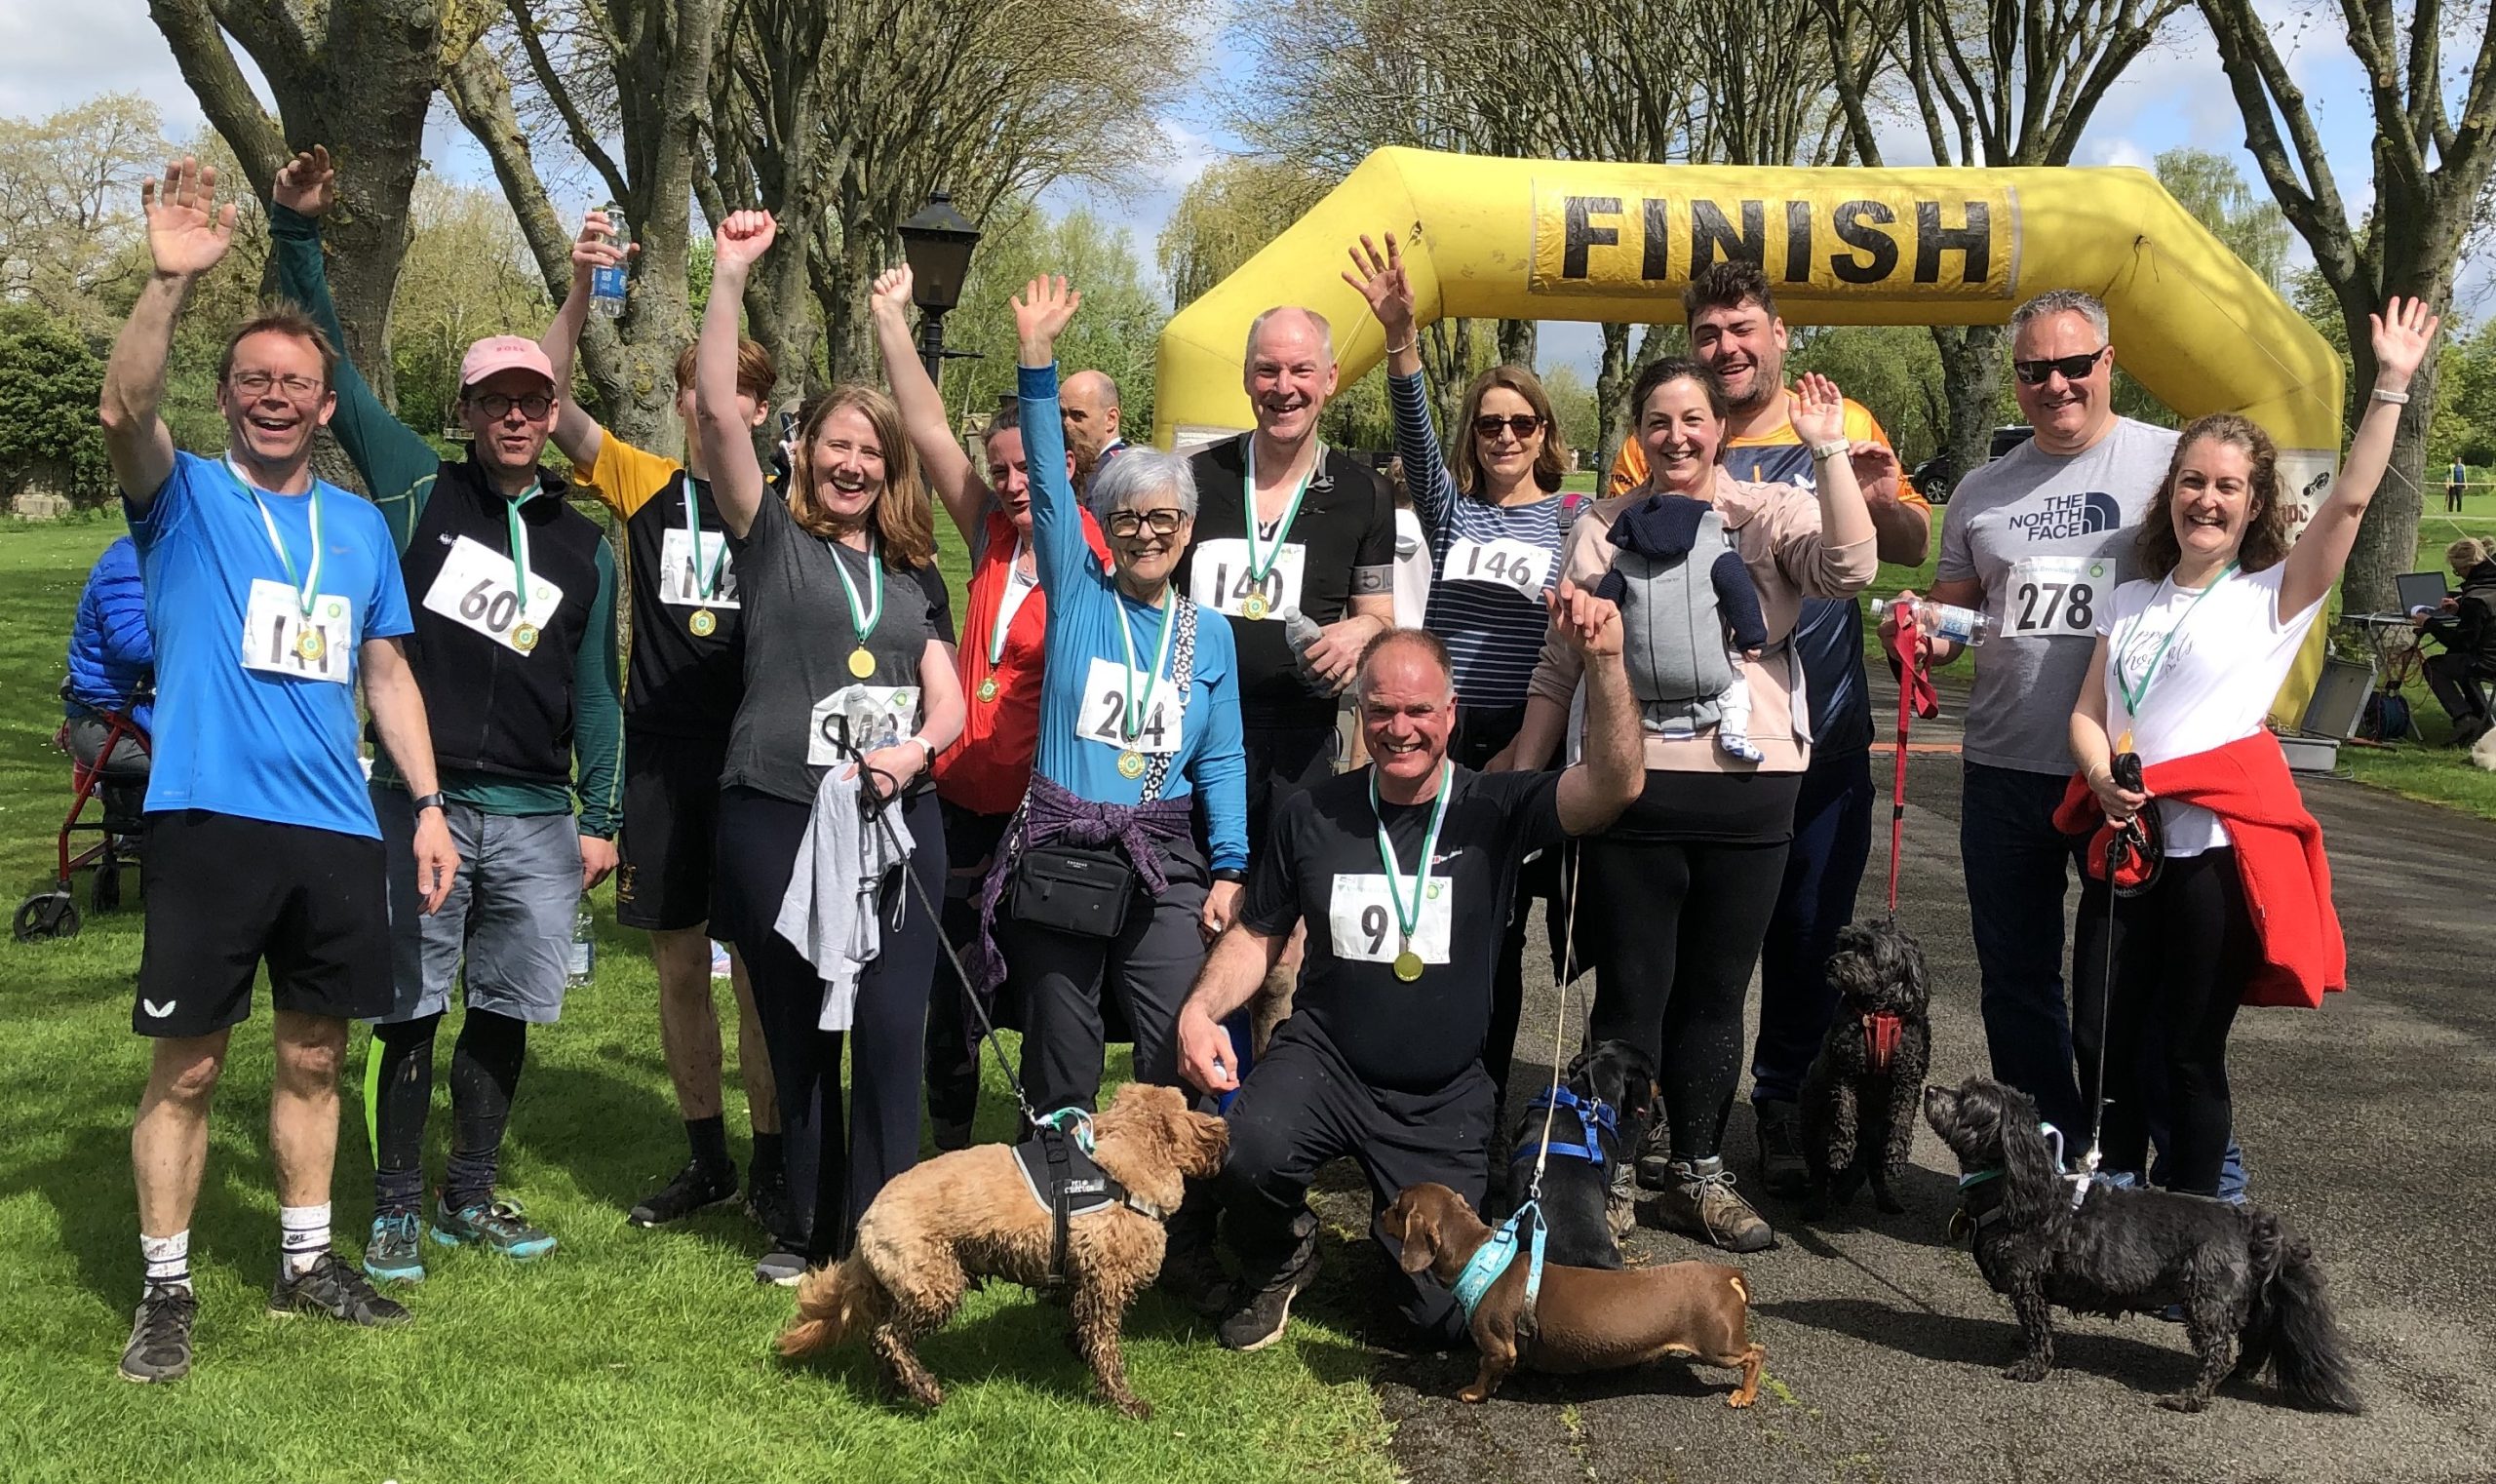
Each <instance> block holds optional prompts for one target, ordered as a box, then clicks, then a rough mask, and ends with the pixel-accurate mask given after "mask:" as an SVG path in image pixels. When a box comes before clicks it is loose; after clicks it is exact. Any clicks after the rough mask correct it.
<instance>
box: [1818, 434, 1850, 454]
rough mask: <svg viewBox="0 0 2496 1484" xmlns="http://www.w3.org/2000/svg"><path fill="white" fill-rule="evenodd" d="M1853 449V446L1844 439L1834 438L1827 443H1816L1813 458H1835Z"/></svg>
mask: <svg viewBox="0 0 2496 1484" xmlns="http://www.w3.org/2000/svg"><path fill="white" fill-rule="evenodd" d="M1852 447H1853V445H1852V444H1850V443H1848V442H1847V441H1846V440H1845V439H1843V438H1833V439H1831V440H1829V441H1828V442H1827V443H1815V444H1813V445H1812V457H1813V458H1815V459H1820V458H1835V457H1837V456H1838V455H1839V454H1841V453H1844V452H1846V451H1847V450H1848V449H1852Z"/></svg>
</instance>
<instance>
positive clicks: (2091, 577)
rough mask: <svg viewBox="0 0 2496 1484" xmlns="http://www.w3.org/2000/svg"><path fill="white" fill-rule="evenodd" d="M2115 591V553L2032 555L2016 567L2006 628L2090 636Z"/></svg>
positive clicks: (2025, 633)
mask: <svg viewBox="0 0 2496 1484" xmlns="http://www.w3.org/2000/svg"><path fill="white" fill-rule="evenodd" d="M2114 596H2115V559H2114V558H2112V557H2030V558H2029V559H2028V560H2027V561H2025V562H2021V563H2019V564H2018V565H2016V566H2012V567H2011V569H2010V582H2009V584H2008V586H2007V587H2006V588H2004V590H2003V599H2002V629H2003V632H2004V633H2005V634H2008V635H2009V636H2010V637H2011V638H2013V639H2086V638H2089V637H2092V636H2094V635H2095V634H2096V632H2097V620H2098V618H2099V616H2100V615H2101V614H2102V613H2103V612H2104V611H2105V606H2106V605H2107V604H2108V603H2110V602H2112V601H2113V600H2114Z"/></svg>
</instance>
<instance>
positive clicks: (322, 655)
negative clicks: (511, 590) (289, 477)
mask: <svg viewBox="0 0 2496 1484" xmlns="http://www.w3.org/2000/svg"><path fill="white" fill-rule="evenodd" d="M256 493H257V495H258V497H257V498H256V499H254V491H253V490H251V489H249V488H246V487H245V486H244V485H243V484H242V483H241V482H240V481H239V480H238V479H237V478H236V477H235V475H234V473H233V472H232V469H231V467H230V466H229V465H227V464H225V463H224V462H222V461H220V460H215V459H206V458H201V457H198V456H197V455H195V454H190V453H176V455H175V456H174V472H173V474H172V476H171V477H170V478H168V479H167V480H166V481H165V485H164V488H161V489H159V490H157V491H156V497H155V499H154V500H152V501H150V502H149V504H148V507H147V509H146V510H144V511H139V510H137V509H131V510H130V511H129V515H130V533H131V537H132V539H133V540H134V541H135V542H137V546H138V559H139V574H140V579H141V580H142V581H143V582H144V583H145V585H146V589H147V628H148V631H149V633H150V634H151V635H152V636H153V637H154V639H155V642H156V729H155V732H154V735H153V737H152V739H151V740H152V744H153V745H152V747H151V748H150V751H151V752H152V754H153V758H152V767H151V772H150V776H149V779H148V784H147V809H148V812H150V813H157V812H163V811H171V810H175V809H208V810H212V811H214V812H215V813H218V814H233V815H237V816H240V817H242V818H245V819H265V820H270V821H273V822H275V823H279V824H293V825H308V826H311V827H312V828H314V829H319V830H334V831H337V832H338V833H340V834H342V835H361V836H365V837H367V838H369V839H376V840H377V839H379V838H380V834H381V832H380V830H379V829H378V827H377V826H376V825H375V824H374V822H373V817H372V804H371V801H370V798H369V797H368V796H367V794H366V792H365V781H364V769H363V767H362V765H361V764H360V763H359V762H357V754H356V734H357V724H358V723H357V717H356V693H355V679H356V659H357V651H358V649H359V647H360V646H361V645H362V644H363V643H364V642H365V641H366V640H368V639H391V638H395V637H397V636H399V635H402V634H406V633H408V632H409V631H410V629H412V628H413V625H412V624H411V623H410V622H409V614H408V593H407V588H406V586H405V585H404V584H403V583H402V582H401V581H400V578H399V553H398V548H397V547H396V546H395V545H394V544H393V543H392V542H391V539H390V528H389V527H388V526H387V525H386V524H384V523H383V521H382V518H381V512H379V511H378V510H375V509H374V508H373V507H372V505H371V503H370V502H369V501H367V500H364V499H361V498H359V497H357V496H356V495H354V494H351V493H349V492H348V491H346V490H344V489H340V488H338V487H336V486H335V485H331V484H321V485H319V486H318V487H317V489H316V493H315V494H292V495H290V494H273V493H270V492H268V491H266V490H260V491H256ZM316 496H317V498H318V499H319V501H320V511H321V554H320V555H321V566H320V572H319V582H318V588H317V591H316V595H315V602H314V610H313V615H312V618H313V621H314V623H315V624H316V625H317V631H318V632H319V633H320V635H321V636H322V637H321V639H320V640H319V641H318V642H317V643H315V644H305V643H304V642H303V640H302V634H303V632H304V629H303V624H302V622H301V616H300V613H299V609H298V607H297V606H296V603H295V593H296V592H297V591H298V583H299V581H300V579H302V578H303V577H304V576H305V575H306V573H307V567H308V566H309V564H310V562H311V557H312V521H311V518H312V505H313V501H314V499H315V498H316ZM264 509H265V510H266V512H267V515H266V517H265V518H263V516H262V514H261V512H262V510H264ZM271 527H274V531H275V535H276V538H277V540H278V541H279V542H281V543H283V545H284V547H285V552H286V555H285V557H284V558H283V559H282V558H281V557H280V555H279V553H278V549H277V548H276V547H275V546H272V545H271V544H270V536H271ZM289 562H292V565H293V568H294V580H290V579H289V577H288V575H287V566H288V563H289ZM254 582H260V583H265V584H267V586H265V587H263V588H261V589H260V599H261V604H260V606H259V607H257V608H254V604H253V598H254ZM247 623H248V625H249V632H247ZM262 630H266V632H262ZM307 649H308V650H309V651H310V652H309V653H307V652H306V650H307Z"/></svg>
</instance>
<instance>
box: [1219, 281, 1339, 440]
mask: <svg viewBox="0 0 2496 1484" xmlns="http://www.w3.org/2000/svg"><path fill="white" fill-rule="evenodd" d="M1241 370H1242V373H1243V374H1242V379H1243V381H1244V382H1245V383H1246V386H1247V391H1248V405H1249V407H1250V408H1251V409H1253V410H1255V412H1256V415H1257V427H1258V430H1259V431H1261V432H1263V433H1264V434H1265V435H1266V436H1267V437H1268V438H1270V439H1272V440H1273V441H1274V442H1276V443H1278V444H1283V445H1285V446H1291V445H1297V444H1301V443H1304V442H1305V441H1306V440H1307V439H1309V438H1311V437H1313V436H1314V435H1315V434H1316V432H1317V419H1318V416H1319V414H1320V413H1322V412H1324V411H1325V410H1326V400H1327V399H1328V398H1330V397H1332V396H1334V395H1335V376H1336V368H1335V332H1334V330H1333V329H1332V328H1331V327H1330V326H1328V325H1327V323H1326V317H1325V316H1324V315H1321V314H1319V313H1317V311H1315V310H1313V309H1304V308H1302V307H1300V306H1299V305H1297V304H1283V305H1278V306H1276V307H1275V308H1272V309H1268V310H1267V311H1266V312H1265V313H1264V314H1261V315H1259V316H1257V319H1256V322H1255V323H1254V324H1251V325H1250V326H1249V327H1248V361H1247V365H1246V366H1245V367H1243V368H1242V369H1241Z"/></svg>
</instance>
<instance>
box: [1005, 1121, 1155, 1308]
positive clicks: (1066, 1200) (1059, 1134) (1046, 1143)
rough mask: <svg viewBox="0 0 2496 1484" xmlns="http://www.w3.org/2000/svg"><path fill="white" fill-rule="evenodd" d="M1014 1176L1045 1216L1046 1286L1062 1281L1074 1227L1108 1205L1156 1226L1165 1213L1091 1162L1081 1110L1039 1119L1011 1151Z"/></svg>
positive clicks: (1088, 1134)
mask: <svg viewBox="0 0 2496 1484" xmlns="http://www.w3.org/2000/svg"><path fill="white" fill-rule="evenodd" d="M1014 1172H1015V1173H1016V1174H1018V1175H1021V1176H1022V1177H1023V1189H1024V1190H1026V1191H1030V1192H1031V1196H1032V1199H1033V1200H1034V1201H1035V1202H1037V1203H1038V1204H1039V1207H1040V1209H1041V1210H1043V1211H1046V1212H1048V1213H1049V1220H1050V1224H1051V1230H1050V1233H1049V1270H1048V1279H1047V1283H1046V1285H1045V1286H1046V1287H1048V1288H1052V1289H1054V1288H1058V1287H1061V1286H1063V1285H1064V1284H1065V1282H1066V1280H1067V1269H1066V1248H1067V1239H1068V1237H1069V1236H1070V1234H1071V1232H1072V1229H1073V1224H1074V1222H1075V1221H1076V1220H1077V1219H1079V1218H1082V1217H1086V1216H1092V1215H1096V1214H1098V1213H1100V1212H1103V1211H1107V1210H1109V1209H1111V1208H1112V1207H1113V1206H1124V1207H1126V1208H1127V1209H1128V1210H1130V1211H1133V1212H1135V1213H1137V1214H1138V1215H1141V1216H1146V1217H1150V1219H1151V1220H1153V1221H1156V1222H1157V1221H1160V1220H1161V1219H1162V1218H1164V1217H1165V1216H1167V1215H1169V1213H1168V1212H1166V1211H1164V1210H1162V1209H1161V1208H1160V1207H1158V1206H1156V1205H1154V1204H1153V1203H1152V1202H1150V1201H1149V1200H1146V1199H1145V1198H1143V1197H1142V1196H1140V1195H1138V1194H1136V1193H1135V1192H1134V1191H1130V1190H1128V1189H1127V1188H1126V1187H1125V1186H1124V1185H1122V1184H1120V1183H1119V1182H1118V1181H1117V1180H1116V1179H1114V1178H1113V1177H1112V1176H1111V1174H1110V1172H1109V1171H1107V1170H1104V1169H1102V1168H1101V1166H1100V1165H1099V1164H1098V1163H1096V1162H1095V1161H1094V1160H1093V1158H1092V1119H1091V1117H1090V1116H1089V1115H1088V1114H1086V1113H1084V1112H1083V1111H1082V1110H1080V1109H1075V1108H1061V1109H1059V1110H1058V1111H1057V1112H1055V1113H1051V1114H1049V1115H1048V1117H1047V1118H1045V1119H1042V1120H1041V1121H1040V1124H1039V1126H1038V1127H1037V1128H1035V1129H1034V1130H1033V1132H1032V1137H1031V1138H1029V1139H1026V1140H1024V1141H1023V1142H1022V1143H1021V1144H1019V1145H1017V1146H1015V1148H1014Z"/></svg>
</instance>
